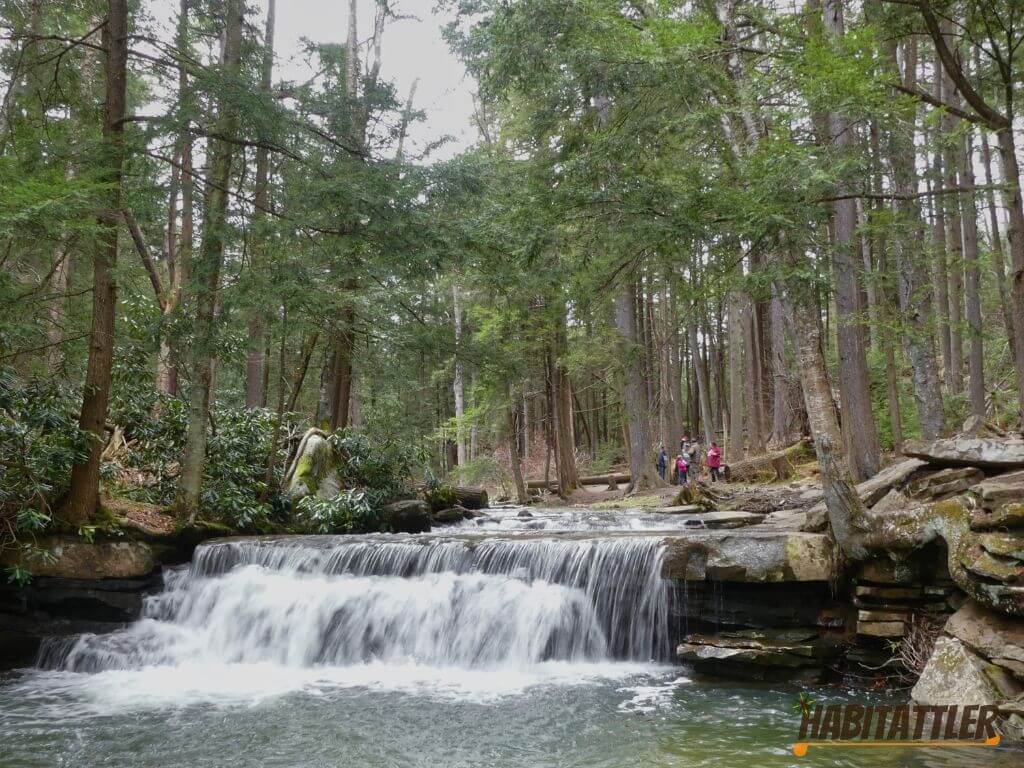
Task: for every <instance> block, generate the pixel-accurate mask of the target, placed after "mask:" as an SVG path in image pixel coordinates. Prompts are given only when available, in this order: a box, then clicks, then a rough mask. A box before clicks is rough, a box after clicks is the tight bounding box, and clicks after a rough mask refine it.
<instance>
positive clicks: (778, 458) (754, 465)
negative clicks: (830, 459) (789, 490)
mask: <svg viewBox="0 0 1024 768" xmlns="http://www.w3.org/2000/svg"><path fill="white" fill-rule="evenodd" d="M809 449H810V442H809V441H807V440H801V441H800V442H799V443H794V444H793V445H791V446H789V447H788V448H784V449H783V450H781V451H774V452H772V453H766V454H765V455H763V456H753V457H751V458H749V459H744V460H742V461H737V462H735V463H733V464H730V465H729V480H731V481H732V482H741V483H742V482H757V481H759V480H765V479H770V480H774V481H776V482H779V481H782V480H786V479H788V478H790V477H792V475H793V460H794V459H796V458H797V457H799V456H800V455H801V454H803V453H805V452H807V451H808V450H809Z"/></svg>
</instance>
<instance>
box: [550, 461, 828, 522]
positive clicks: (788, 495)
mask: <svg viewBox="0 0 1024 768" xmlns="http://www.w3.org/2000/svg"><path fill="white" fill-rule="evenodd" d="M792 469H793V473H792V475H791V476H790V477H788V478H786V479H785V480H774V481H773V480H765V481H762V482H743V483H740V482H721V483H710V478H709V477H708V476H707V475H706V474H705V475H702V476H701V477H700V479H699V483H700V485H701V486H702V487H706V488H709V489H710V490H711V491H712V492H713V493H716V494H721V495H722V496H723V497H724V498H723V499H721V500H720V504H716V506H721V507H723V508H728V509H752V510H753V509H757V510H760V509H765V511H774V510H777V509H783V508H790V507H801V506H804V505H805V504H804V503H803V502H801V501H800V499H799V496H800V495H801V494H802V493H804V492H806V491H809V490H812V489H820V488H821V481H820V479H819V477H818V468H817V462H816V461H814V460H810V461H806V462H800V463H795V464H793V465H792ZM679 491H680V486H677V485H666V486H665V487H663V488H657V489H654V490H650V491H644V492H642V493H638V494H632V495H629V494H627V492H626V486H625V484H620V488H619V489H618V490H608V486H607V485H606V484H604V483H601V484H600V485H587V486H584V487H583V488H579V489H577V490H575V491H573V492H572V494H571V495H570V496H569V498H568V499H567V500H563V499H560V498H559V497H558V496H555V495H549V496H545V497H544V499H543V500H542V501H541V505H543V506H565V505H566V504H568V505H569V506H574V507H593V508H594V509H653V508H658V507H666V506H672V505H673V504H674V503H675V501H676V496H677V495H678V494H679Z"/></svg>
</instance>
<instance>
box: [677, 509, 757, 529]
mask: <svg viewBox="0 0 1024 768" xmlns="http://www.w3.org/2000/svg"><path fill="white" fill-rule="evenodd" d="M762 520H764V515H758V514H755V513H754V512H701V513H698V514H694V515H691V516H689V517H687V518H686V521H685V522H684V523H683V525H685V526H686V527H687V528H711V529H717V528H744V527H746V526H748V525H754V524H755V523H760V522H761V521H762Z"/></svg>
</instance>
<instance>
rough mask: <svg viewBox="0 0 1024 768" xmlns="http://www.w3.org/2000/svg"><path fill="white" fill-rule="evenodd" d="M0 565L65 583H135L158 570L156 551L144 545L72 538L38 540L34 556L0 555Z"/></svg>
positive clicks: (10, 552) (17, 552) (18, 552)
mask: <svg viewBox="0 0 1024 768" xmlns="http://www.w3.org/2000/svg"><path fill="white" fill-rule="evenodd" d="M0 565H3V566H7V567H14V566H17V567H19V568H23V569H25V570H26V571H28V572H29V573H31V574H32V575H33V576H50V577H57V578H63V579H132V578H141V577H145V576H148V575H149V574H150V573H152V572H153V571H154V570H156V568H157V565H158V563H157V559H156V557H155V556H154V554H153V549H152V547H150V545H149V544H147V543H146V542H143V541H99V542H92V543H90V542H88V541H84V540H83V539H79V538H74V537H70V536H53V537H49V538H42V539H39V540H38V541H37V542H36V544H35V551H34V552H24V551H22V550H20V549H13V550H6V551H4V552H3V553H0Z"/></svg>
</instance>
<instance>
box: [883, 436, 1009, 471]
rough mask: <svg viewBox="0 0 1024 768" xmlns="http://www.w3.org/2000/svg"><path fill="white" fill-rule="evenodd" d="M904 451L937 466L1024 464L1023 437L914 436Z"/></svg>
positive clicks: (992, 466)
mask: <svg viewBox="0 0 1024 768" xmlns="http://www.w3.org/2000/svg"><path fill="white" fill-rule="evenodd" d="M903 453H905V454H906V455H907V456H913V457H914V458H917V459H922V460H924V461H926V462H928V463H929V464H931V465H933V466H936V467H981V468H982V469H1021V468H1024V440H1021V439H1020V438H995V437H952V438H949V439H947V440H936V441H934V442H931V443H925V442H921V441H918V440H911V441H908V442H907V443H905V444H904V446H903Z"/></svg>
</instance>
